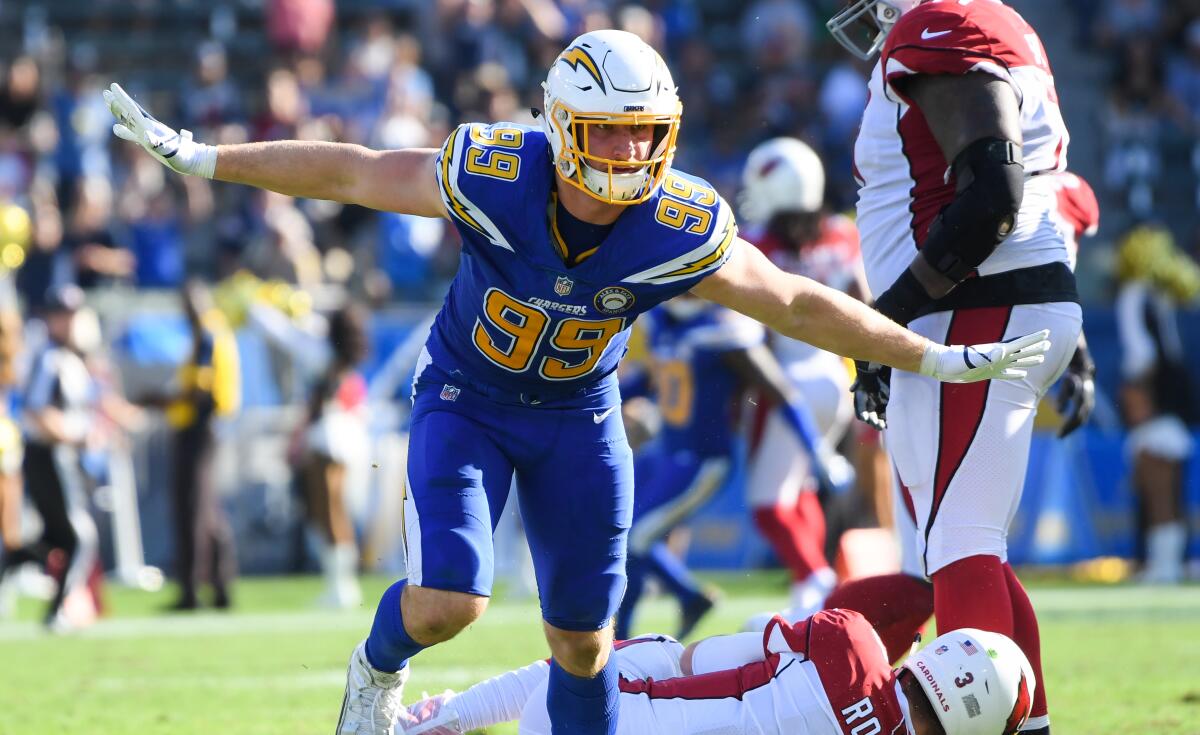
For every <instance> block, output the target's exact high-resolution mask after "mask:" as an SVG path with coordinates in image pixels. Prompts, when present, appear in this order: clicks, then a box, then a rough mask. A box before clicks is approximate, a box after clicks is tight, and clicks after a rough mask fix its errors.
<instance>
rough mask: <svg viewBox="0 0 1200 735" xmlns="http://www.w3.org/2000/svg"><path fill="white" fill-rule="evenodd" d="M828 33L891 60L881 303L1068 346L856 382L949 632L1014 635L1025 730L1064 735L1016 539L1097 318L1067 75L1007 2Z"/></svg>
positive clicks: (944, 7) (907, 14)
mask: <svg viewBox="0 0 1200 735" xmlns="http://www.w3.org/2000/svg"><path fill="white" fill-rule="evenodd" d="M828 27H829V29H830V31H831V32H832V33H833V35H834V36H835V37H836V38H837V40H838V41H839V42H840V43H841V44H842V45H843V46H845V47H846V48H847V49H848V50H849V51H850V52H852V53H853V54H855V55H856V56H858V57H859V58H861V59H864V60H868V59H871V58H873V57H874V56H875V55H876V54H880V56H881V58H880V60H879V62H878V63H877V64H876V65H875V67H874V69H873V71H872V73H871V77H870V82H869V89H870V101H869V102H868V104H867V108H866V110H865V111H864V113H863V120H862V126H861V129H860V132H859V136H858V139H857V141H856V144H855V156H854V159H855V175H856V178H857V179H858V180H859V183H860V188H859V201H858V220H857V224H858V228H859V233H860V235H861V238H862V251H863V259H864V262H865V265H866V272H867V279H868V282H869V284H870V287H871V291H872V293H873V294H874V295H875V297H876V301H875V306H876V308H877V309H879V311H880V312H881V313H883V314H884V315H886V316H888V317H890V318H891V319H894V320H895V321H897V322H898V323H900V324H906V325H909V326H910V327H911V328H912V329H914V330H915V331H917V332H920V333H921V334H923V335H925V336H926V337H929V338H931V339H933V340H944V341H947V342H956V341H961V340H976V339H996V340H999V339H1006V338H1008V337H1009V336H1010V335H1014V334H1020V333H1022V332H1024V331H1025V330H1027V329H1028V328H1029V327H1030V326H1031V325H1033V324H1037V325H1039V326H1045V327H1048V328H1049V329H1050V331H1051V335H1052V338H1053V339H1054V343H1055V347H1054V349H1053V350H1052V351H1051V353H1050V354H1049V355H1048V356H1047V360H1046V363H1045V364H1044V365H1042V366H1040V367H1039V368H1037V369H1035V370H1033V371H1031V372H1030V374H1029V376H1028V377H1027V378H1026V379H1025V380H1023V381H1020V382H1015V383H1011V384H1006V385H1000V384H989V385H978V386H939V385H937V384H935V383H933V382H930V381H927V380H925V379H924V378H922V377H920V376H917V375H912V374H907V373H895V374H894V375H891V376H890V378H891V382H890V386H889V374H888V371H887V370H883V369H878V368H876V367H875V366H872V365H869V364H860V366H859V371H858V377H857V382H856V384H855V388H856V394H855V401H856V413H857V415H858V416H859V418H861V419H863V420H865V421H867V422H868V423H871V424H873V425H876V426H878V427H880V428H882V427H883V426H884V425H885V424H886V426H887V449H888V452H889V454H890V455H891V457H892V460H893V461H894V462H895V465H896V468H897V471H898V474H899V477H900V481H901V483H902V486H903V490H904V493H905V496H906V500H907V502H908V503H909V504H911V506H912V508H913V510H914V515H915V517H916V519H917V540H918V545H919V550H920V555H921V559H922V562H923V566H924V570H923V571H924V573H925V574H926V575H928V576H929V578H930V579H931V580H932V582H933V590H934V607H935V610H936V614H937V620H938V627H939V630H943V631H946V630H954V629H956V628H963V627H974V628H980V629H984V630H990V631H995V632H997V633H1002V634H1004V635H1007V636H1011V637H1012V638H1013V639H1014V640H1016V642H1017V644H1018V645H1019V646H1021V648H1022V650H1024V651H1025V653H1026V654H1027V655H1028V656H1029V658H1030V661H1031V662H1032V663H1033V668H1034V670H1035V671H1036V672H1037V674H1038V690H1037V694H1036V697H1035V700H1034V704H1033V715H1032V717H1031V718H1030V720H1029V722H1028V723H1026V724H1025V726H1024V729H1025V730H1028V731H1031V732H1038V733H1048V732H1049V723H1050V718H1049V714H1048V708H1047V704H1046V695H1045V688H1044V683H1043V682H1044V679H1043V677H1042V676H1041V652H1040V651H1041V646H1040V641H1039V636H1038V626H1037V617H1036V615H1035V613H1034V610H1033V606H1032V605H1031V604H1030V602H1029V597H1028V595H1027V594H1026V593H1025V590H1024V588H1023V587H1022V585H1021V583H1020V581H1018V579H1017V576H1016V574H1015V573H1014V572H1013V570H1012V568H1011V567H1010V566H1009V565H1008V563H1007V534H1008V527H1009V524H1010V523H1011V522H1012V518H1013V515H1014V514H1015V513H1016V510H1017V505H1018V502H1019V500H1020V496H1021V490H1022V487H1023V485H1024V480H1025V469H1026V466H1027V463H1028V456H1029V446H1030V441H1031V436H1032V431H1033V421H1034V414H1035V412H1036V408H1037V405H1038V402H1039V400H1040V399H1041V397H1042V395H1043V394H1044V393H1045V392H1046V391H1047V390H1048V389H1049V388H1050V386H1051V385H1052V384H1053V383H1054V381H1055V380H1056V379H1057V378H1058V376H1059V375H1060V374H1061V373H1062V372H1063V371H1064V370H1066V369H1067V368H1068V364H1069V363H1070V362H1071V358H1072V356H1073V354H1074V353H1075V347H1076V343H1077V340H1078V339H1079V335H1080V332H1081V326H1082V316H1081V310H1080V307H1079V304H1078V301H1079V298H1078V295H1077V292H1076V288H1075V278H1074V274H1073V272H1072V269H1071V263H1072V257H1073V253H1072V252H1071V250H1070V249H1069V248H1068V246H1067V244H1066V238H1065V237H1064V235H1063V232H1062V231H1061V230H1060V228H1059V227H1058V226H1057V225H1056V223H1055V222H1054V219H1053V218H1052V216H1051V213H1052V212H1054V211H1055V210H1056V209H1057V207H1058V198H1057V183H1056V180H1055V177H1054V176H1050V175H1047V174H1055V173H1059V172H1062V171H1064V170H1065V169H1066V165H1067V157H1066V156H1067V147H1068V142H1069V135H1068V133H1067V129H1066V126H1065V124H1064V123H1063V119H1062V115H1061V113H1060V111H1059V107H1058V93H1057V91H1056V90H1055V88H1054V77H1053V75H1052V73H1051V71H1050V67H1049V64H1048V61H1047V59H1046V53H1045V49H1044V48H1043V46H1042V43H1041V41H1040V39H1039V38H1038V35H1037V33H1036V32H1035V31H1034V29H1033V28H1031V27H1030V26H1029V24H1028V23H1026V22H1025V21H1024V19H1022V18H1021V16H1020V15H1018V14H1017V12H1016V11H1014V10H1013V9H1012V8H1010V7H1008V6H1006V5H1004V4H1003V3H1002V2H997V1H992V0H989V1H988V2H940V1H935V2H928V1H924V0H854V1H853V2H850V3H848V5H847V7H846V8H844V9H843V10H842V11H841V12H839V13H838V14H837V15H835V16H834V17H833V18H832V19H831V20H830V21H829V23H828ZM1081 367H1082V366H1081ZM889 391H890V399H889ZM852 607H856V608H857V609H862V608H861V607H857V605H852ZM868 617H871V616H870V615H868Z"/></svg>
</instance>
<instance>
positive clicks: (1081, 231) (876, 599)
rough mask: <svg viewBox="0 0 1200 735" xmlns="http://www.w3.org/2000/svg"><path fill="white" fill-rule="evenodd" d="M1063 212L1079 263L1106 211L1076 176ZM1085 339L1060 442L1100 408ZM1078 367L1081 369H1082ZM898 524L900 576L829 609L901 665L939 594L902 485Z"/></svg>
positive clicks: (865, 585) (852, 587)
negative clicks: (851, 616)
mask: <svg viewBox="0 0 1200 735" xmlns="http://www.w3.org/2000/svg"><path fill="white" fill-rule="evenodd" d="M1055 184H1056V187H1057V191H1058V206H1057V208H1056V209H1055V210H1054V211H1053V212H1051V219H1052V220H1053V221H1054V222H1055V224H1056V226H1057V227H1058V228H1059V229H1060V230H1061V231H1062V233H1063V237H1064V238H1065V241H1066V243H1067V250H1068V252H1069V253H1070V254H1071V262H1072V263H1074V262H1075V258H1076V252H1077V251H1078V249H1079V240H1080V239H1081V238H1083V237H1084V236H1089V235H1094V234H1096V230H1097V229H1098V228H1099V225H1100V207H1099V205H1098V204H1097V202H1096V195H1095V193H1094V192H1093V191H1092V187H1091V186H1089V185H1088V183H1087V181H1085V180H1084V179H1083V178H1081V177H1079V176H1076V175H1075V174H1071V173H1062V174H1057V175H1056V176H1055ZM1082 340H1083V337H1082V335H1081V336H1080V349H1077V350H1076V351H1075V356H1074V357H1073V358H1072V363H1071V365H1072V366H1071V367H1070V368H1069V369H1068V371H1067V374H1066V375H1064V376H1063V381H1062V386H1061V387H1060V389H1059V394H1058V396H1057V404H1058V405H1057V408H1058V412H1059V414H1061V415H1062V417H1063V424H1062V426H1061V427H1060V428H1059V432H1058V435H1059V437H1064V436H1066V435H1067V434H1070V433H1071V432H1072V431H1074V430H1075V429H1077V428H1078V427H1079V426H1081V425H1083V424H1084V423H1085V422H1086V421H1087V419H1088V417H1089V416H1090V415H1091V412H1092V407H1093V405H1094V403H1095V381H1094V377H1095V368H1094V366H1093V365H1092V364H1091V358H1090V356H1089V355H1088V353H1087V348H1086V345H1084V344H1083V342H1082ZM1077 363H1078V364H1077ZM893 485H894V487H893V490H894V491H895V492H894V493H893V498H892V500H893V518H894V519H895V530H896V536H897V538H898V539H899V541H900V550H901V554H900V572H899V573H897V574H886V575H880V576H876V577H866V578H863V579H855V580H851V581H849V582H845V583H843V584H841V585H839V586H838V588H837V589H835V590H834V591H833V593H832V594H830V595H829V597H828V598H827V599H826V600H825V606H826V607H829V608H835V607H840V608H847V609H850V610H857V611H858V612H861V613H862V614H863V615H864V616H865V617H866V618H867V621H868V622H870V623H871V626H872V627H873V628H875V632H876V633H878V634H879V638H880V640H882V641H883V645H884V647H885V648H886V649H887V652H888V658H889V659H891V660H892V661H898V660H900V658H902V657H903V656H904V654H906V653H908V651H909V649H910V648H911V647H912V642H913V639H914V638H915V637H916V635H917V633H918V631H920V629H921V628H922V627H923V626H924V625H925V623H926V622H928V621H929V616H930V615H932V614H933V590H932V589H931V588H930V586H929V583H928V582H927V581H926V580H925V573H924V565H923V563H922V561H921V559H920V558H919V557H918V556H917V553H916V551H917V544H916V532H917V518H916V509H915V508H914V506H913V502H912V496H911V495H910V494H909V493H908V490H907V489H906V488H905V487H904V486H903V485H902V484H901V483H899V482H898V481H896V482H894V483H893Z"/></svg>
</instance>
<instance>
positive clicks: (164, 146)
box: [104, 83, 446, 217]
mask: <svg viewBox="0 0 1200 735" xmlns="http://www.w3.org/2000/svg"><path fill="white" fill-rule="evenodd" d="M104 101H105V103H107V104H108V108H109V110H110V111H111V112H112V114H113V117H115V118H116V119H117V124H116V125H114V126H113V133H114V134H115V135H117V136H118V137H120V138H123V139H125V140H129V141H132V142H134V143H137V144H138V145H140V146H142V147H143V148H145V149H146V151H147V152H149V153H150V155H152V156H154V157H155V158H156V159H158V161H159V162H161V163H162V164H163V165H164V166H167V167H168V168H171V169H173V170H175V171H178V172H179V173H183V174H191V175H194V176H203V177H206V178H210V179H217V180H220V181H229V182H232V183H235V184H247V185H249V186H255V187H258V188H260V189H269V190H271V191H275V192H279V193H280V194H287V195H289V196H295V197H305V198H308V199H329V200H332V201H336V202H342V203H344V204H357V205H360V206H363V207H370V208H371V209H380V210H386V211H390V212H401V213H403V214H415V215H420V216H423V217H444V216H446V210H445V208H444V206H443V205H442V200H441V196H440V195H439V193H438V183H437V175H436V173H435V169H434V159H435V158H436V156H437V151H436V150H434V149H432V148H413V149H407V150H395V151H374V150H371V149H369V148H364V147H363V146H360V145H351V144H348V143H327V142H322V141H305V140H279V141H270V142H263V143H243V144H238V145H222V146H211V145H205V144H203V143H199V142H197V141H195V140H193V139H192V134H191V133H190V132H189V131H187V130H183V131H178V132H177V131H176V130H174V129H173V128H171V127H169V126H167V125H165V124H163V123H162V122H159V121H158V120H157V119H156V118H155V117H154V116H153V115H151V114H150V113H149V112H147V111H146V110H145V108H143V107H142V106H141V105H139V104H138V103H137V102H135V101H134V99H133V98H132V97H130V96H129V94H128V93H126V92H125V90H124V89H122V88H121V85H119V84H115V83H114V84H113V85H112V86H111V87H110V88H109V89H106V90H104Z"/></svg>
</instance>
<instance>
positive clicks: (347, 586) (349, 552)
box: [333, 543, 362, 605]
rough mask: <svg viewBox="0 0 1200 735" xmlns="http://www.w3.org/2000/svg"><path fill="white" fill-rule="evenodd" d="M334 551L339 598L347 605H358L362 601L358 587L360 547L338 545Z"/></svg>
mask: <svg viewBox="0 0 1200 735" xmlns="http://www.w3.org/2000/svg"><path fill="white" fill-rule="evenodd" d="M333 550H334V569H335V572H334V574H335V581H336V584H337V590H338V597H339V598H340V600H341V602H342V603H343V604H345V605H357V604H358V603H359V602H361V601H362V592H361V591H360V590H359V587H358V547H357V546H355V545H354V544H352V543H350V544H338V545H337V546H335V547H333Z"/></svg>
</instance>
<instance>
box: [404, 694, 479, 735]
mask: <svg viewBox="0 0 1200 735" xmlns="http://www.w3.org/2000/svg"><path fill="white" fill-rule="evenodd" d="M454 697H455V693H454V692H453V691H451V690H449V689H447V690H446V691H444V692H442V693H441V694H435V695H434V696H432V697H430V696H429V695H425V696H424V697H422V698H421V701H419V702H416V703H414V704H412V705H409V708H408V714H409V715H410V716H411V717H412V718H413V719H414V720H415V722H414V723H413V724H409V725H406V726H405V727H404V735H421V734H422V733H423V735H463V734H464V733H465V732H466V730H463V728H462V724H461V723H460V722H459V720H458V713H457V712H455V711H454V708H453V707H447V706H446V705H447V704H448V703H449V702H450V700H451V699H454ZM397 732H399V730H397Z"/></svg>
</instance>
